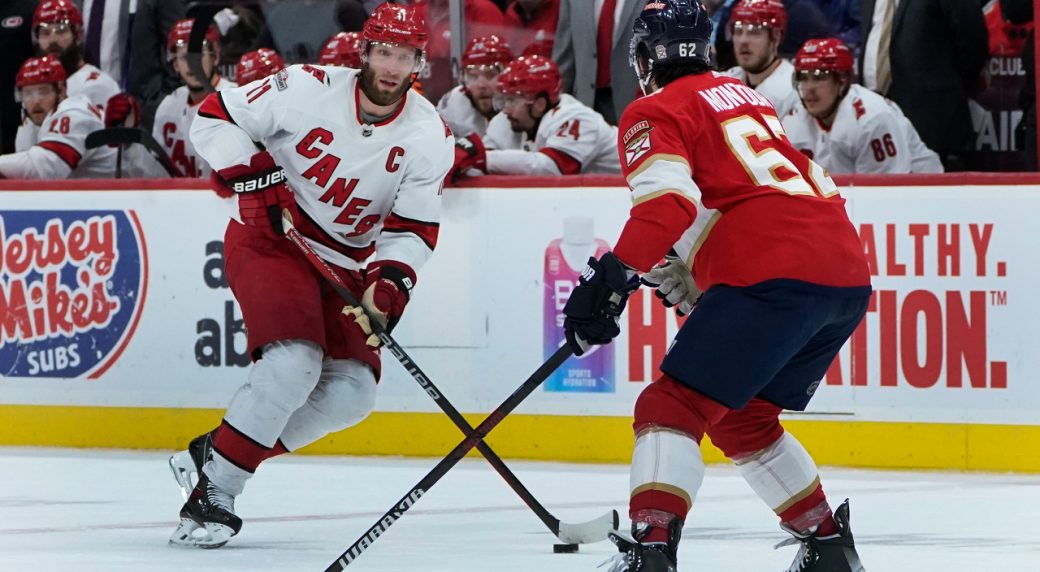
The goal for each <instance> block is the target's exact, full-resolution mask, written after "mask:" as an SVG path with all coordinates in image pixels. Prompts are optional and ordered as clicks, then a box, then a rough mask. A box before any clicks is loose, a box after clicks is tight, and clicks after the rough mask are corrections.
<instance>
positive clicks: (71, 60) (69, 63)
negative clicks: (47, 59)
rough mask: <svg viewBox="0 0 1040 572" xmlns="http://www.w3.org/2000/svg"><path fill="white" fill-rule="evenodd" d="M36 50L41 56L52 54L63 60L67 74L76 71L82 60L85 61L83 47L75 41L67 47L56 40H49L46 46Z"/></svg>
mask: <svg viewBox="0 0 1040 572" xmlns="http://www.w3.org/2000/svg"><path fill="white" fill-rule="evenodd" d="M36 51H37V53H38V54H39V55H40V56H51V57H52V58H56V59H57V60H58V61H59V62H61V67H62V68H64V69H65V75H72V74H74V73H76V71H77V70H78V69H79V64H80V62H82V61H83V48H82V47H81V46H80V45H79V44H77V43H75V42H73V43H71V44H69V45H68V46H65V47H62V45H61V44H60V43H58V42H56V41H55V42H49V43H47V45H46V46H43V45H41V46H38V47H37V49H36Z"/></svg>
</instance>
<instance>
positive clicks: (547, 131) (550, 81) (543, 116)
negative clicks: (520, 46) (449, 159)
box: [455, 56, 621, 175]
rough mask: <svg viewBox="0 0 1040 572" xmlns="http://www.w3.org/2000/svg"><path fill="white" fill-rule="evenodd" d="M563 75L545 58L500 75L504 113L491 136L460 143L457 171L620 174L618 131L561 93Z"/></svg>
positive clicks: (524, 60) (527, 59)
mask: <svg viewBox="0 0 1040 572" xmlns="http://www.w3.org/2000/svg"><path fill="white" fill-rule="evenodd" d="M560 89H561V88H560V71H559V70H558V69H557V68H556V64H555V63H554V62H553V61H552V60H550V59H549V58H547V57H545V56H521V57H519V58H516V59H515V60H513V61H512V62H511V63H510V64H509V66H508V67H507V68H506V69H505V70H504V71H502V74H501V75H499V76H498V92H499V97H501V98H502V102H503V103H502V111H501V113H499V114H498V115H496V116H495V117H494V118H493V119H492V120H491V123H489V124H488V130H487V137H486V138H485V139H481V138H480V137H479V136H478V135H475V134H471V135H469V136H468V137H461V138H459V139H458V142H457V148H456V154H455V171H456V172H457V173H466V172H467V171H470V170H472V171H475V172H477V173H479V172H484V173H490V174H502V175H576V174H578V173H618V172H620V170H621V167H620V165H619V164H618V157H617V152H616V151H615V148H614V145H615V141H616V138H617V128H616V127H613V126H611V125H609V124H607V122H606V120H604V119H603V116H602V115H600V114H599V113H597V112H596V111H594V110H593V109H592V108H591V107H588V106H586V105H584V104H583V103H581V102H580V101H578V100H577V99H574V97H572V96H570V95H568V94H561V93H560Z"/></svg>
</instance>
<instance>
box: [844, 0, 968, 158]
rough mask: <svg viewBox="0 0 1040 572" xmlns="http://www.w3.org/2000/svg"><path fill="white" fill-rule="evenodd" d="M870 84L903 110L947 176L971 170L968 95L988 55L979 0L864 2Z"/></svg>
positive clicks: (865, 61) (865, 57)
mask: <svg viewBox="0 0 1040 572" xmlns="http://www.w3.org/2000/svg"><path fill="white" fill-rule="evenodd" d="M863 15H864V37H865V38H866V42H865V44H864V47H863V59H862V63H861V66H862V68H861V69H862V73H861V77H862V78H863V85H864V86H866V87H867V88H869V89H871V90H874V91H876V92H877V93H880V94H881V95H885V96H887V97H888V98H889V99H891V100H892V101H894V102H896V103H897V104H899V107H900V108H902V110H903V112H904V113H906V116H907V117H908V118H909V119H910V122H911V123H913V125H914V127H916V128H917V132H918V133H920V134H921V139H922V140H924V142H925V144H926V145H928V147H929V148H931V149H933V150H935V151H936V152H937V153H938V154H939V157H940V159H942V162H943V165H944V166H945V167H946V170H947V171H958V170H964V169H966V168H969V167H970V165H971V161H970V156H971V153H972V152H973V149H974V143H975V131H974V129H973V127H972V123H971V115H970V113H969V111H968V94H969V91H970V90H971V89H972V86H973V85H974V84H975V82H976V80H977V79H978V77H979V72H980V71H981V70H982V66H983V65H984V64H985V62H986V57H987V53H988V52H987V49H988V45H987V32H986V23H985V21H984V19H983V17H982V7H981V6H980V4H979V1H978V0H899V1H898V2H897V0H864V2H863Z"/></svg>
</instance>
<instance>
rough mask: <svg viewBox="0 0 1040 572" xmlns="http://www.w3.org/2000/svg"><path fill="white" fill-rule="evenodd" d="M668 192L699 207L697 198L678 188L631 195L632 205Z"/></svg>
mask: <svg viewBox="0 0 1040 572" xmlns="http://www.w3.org/2000/svg"><path fill="white" fill-rule="evenodd" d="M669 194H675V195H679V196H680V197H682V198H684V199H686V200H687V201H689V202H691V203H693V206H694V207H696V208H700V205H699V204H697V200H696V199H694V198H693V197H691V196H690V195H687V194H686V193H684V192H682V191H680V190H679V189H662V190H660V191H654V192H652V193H647V194H645V195H642V196H639V197H633V198H632V206H636V205H641V204H643V203H645V202H647V201H652V200H654V199H656V198H658V197H663V196H665V195H669Z"/></svg>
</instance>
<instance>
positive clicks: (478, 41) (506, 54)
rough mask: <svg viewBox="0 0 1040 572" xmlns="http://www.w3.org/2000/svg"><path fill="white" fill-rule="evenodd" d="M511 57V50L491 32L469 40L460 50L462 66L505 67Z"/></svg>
mask: <svg viewBox="0 0 1040 572" xmlns="http://www.w3.org/2000/svg"><path fill="white" fill-rule="evenodd" d="M512 59H513V50H512V49H511V48H510V47H509V44H507V43H506V41H505V40H503V39H502V38H500V37H498V36H496V35H494V34H491V35H490V36H481V37H479V38H473V39H472V40H470V42H469V45H468V46H466V51H465V52H462V67H463V68H468V67H470V66H499V67H505V65H506V64H508V63H509V61H510V60H512Z"/></svg>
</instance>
